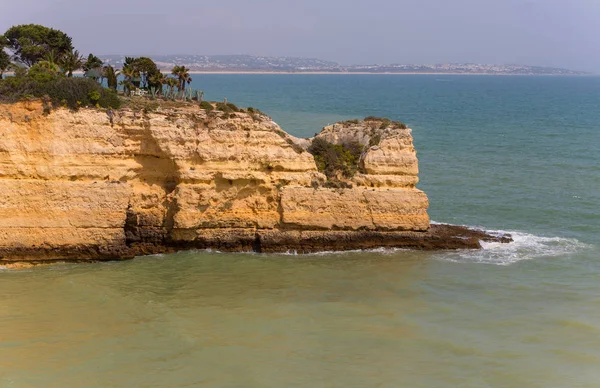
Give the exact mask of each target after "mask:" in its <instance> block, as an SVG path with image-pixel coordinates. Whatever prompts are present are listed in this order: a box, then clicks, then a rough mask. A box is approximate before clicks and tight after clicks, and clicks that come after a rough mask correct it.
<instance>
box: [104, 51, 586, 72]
mask: <svg viewBox="0 0 600 388" xmlns="http://www.w3.org/2000/svg"><path fill="white" fill-rule="evenodd" d="M100 58H101V59H102V60H103V61H104V62H105V63H107V64H111V65H112V66H114V67H117V68H120V67H122V65H123V61H124V59H125V57H124V56H122V55H104V56H100ZM151 58H152V59H153V60H154V61H155V62H156V64H157V65H158V66H159V67H160V68H161V69H162V70H170V69H171V68H172V67H173V66H175V65H185V66H186V67H188V68H190V69H191V70H192V71H197V72H203V71H204V72H221V71H222V72H286V73H288V72H291V73H311V72H333V73H375V74H376V73H423V74H426V73H438V74H507V75H508V74H513V75H588V74H589V73H586V72H581V71H574V70H568V69H560V68H551V67H540V66H525V65H489V64H476V63H445V64H433V65H424V64H423V65H422V64H391V65H379V64H374V65H351V66H346V65H340V64H339V63H336V62H331V61H324V60H321V59H313V58H293V57H263V56H254V55H154V56H151Z"/></svg>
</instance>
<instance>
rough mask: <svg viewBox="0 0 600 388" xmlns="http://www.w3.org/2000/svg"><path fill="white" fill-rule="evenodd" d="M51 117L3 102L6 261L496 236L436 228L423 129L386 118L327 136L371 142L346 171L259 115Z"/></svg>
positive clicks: (471, 243)
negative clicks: (418, 140) (418, 133)
mask: <svg viewBox="0 0 600 388" xmlns="http://www.w3.org/2000/svg"><path fill="white" fill-rule="evenodd" d="M45 113H46V114H45ZM45 113H44V108H43V106H42V104H41V103H37V102H23V103H18V104H10V105H9V104H5V105H0V264H2V263H12V262H22V261H28V262H52V261H62V260H70V261H88V260H110V259H122V258H131V257H133V256H135V255H140V254H150V253H159V252H169V251H173V250H177V249H196V248H197V249H204V248H214V249H219V250H229V251H257V252H280V251H288V250H296V251H298V252H310V251H316V250H340V249H357V248H373V247H379V246H388V247H405V248H416V249H448V248H449V249H455V248H478V247H480V246H479V240H480V239H489V238H492V237H491V236H488V235H486V234H485V233H480V232H474V231H468V230H467V229H464V228H459V227H451V226H440V225H430V222H429V217H428V215H427V207H428V199H427V196H426V195H425V193H423V192H422V191H420V190H418V189H417V188H416V187H415V185H416V184H417V182H418V162H417V157H416V152H415V149H414V147H413V142H412V136H411V131H410V129H407V128H403V127H400V126H397V125H394V124H393V123H389V122H388V121H385V120H384V119H372V120H370V121H369V120H367V121H351V122H346V123H339V124H335V125H333V126H329V127H326V128H324V129H323V131H322V132H321V133H320V134H319V135H317V136H316V138H315V139H321V141H322V143H323V144H333V145H334V146H339V147H338V148H336V149H342V151H344V152H345V149H343V146H344V145H345V144H346V145H347V144H354V145H356V144H360V145H361V147H362V149H361V150H360V155H359V157H358V160H357V162H358V164H357V167H356V171H351V172H350V173H347V172H344V171H342V172H340V173H336V171H335V169H330V170H329V171H323V167H324V166H322V165H321V164H323V165H324V164H326V162H327V161H326V160H325V159H322V158H319V157H315V156H313V154H311V153H310V152H308V151H307V149H309V150H310V149H311V146H314V144H316V143H315V139H296V138H294V137H292V136H290V135H288V134H287V133H285V132H284V131H283V130H282V129H281V128H279V126H278V125H277V124H275V123H274V122H273V121H272V120H271V119H270V118H269V117H267V116H265V115H263V114H261V113H259V112H255V111H254V110H252V111H243V112H227V113H226V112H220V111H218V110H211V111H206V110H204V109H200V108H199V106H198V105H194V104H187V105H185V104H182V105H181V106H178V107H177V106H172V107H169V108H167V107H161V106H155V107H154V108H153V109H147V108H144V109H139V110H137V109H131V108H124V109H121V110H119V111H114V112H113V111H108V112H106V111H101V110H97V109H80V110H79V111H77V112H73V111H70V110H67V109H59V110H56V111H52V112H50V113H48V112H45ZM340 147H342V148H340ZM313 148H314V147H313ZM325 155H328V154H325ZM319 163H320V164H319ZM318 164H319V165H318Z"/></svg>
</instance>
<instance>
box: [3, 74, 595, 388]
mask: <svg viewBox="0 0 600 388" xmlns="http://www.w3.org/2000/svg"><path fill="white" fill-rule="evenodd" d="M194 87H195V88H203V89H204V90H205V91H206V95H207V97H208V98H210V99H218V98H221V97H222V96H227V98H228V100H230V101H234V102H239V103H240V105H253V106H255V107H259V108H260V109H262V110H264V111H266V112H267V113H269V114H270V115H271V116H273V117H274V119H275V120H276V121H277V122H279V123H280V124H281V125H282V127H283V128H285V129H286V130H288V131H290V132H292V133H294V134H295V135H298V136H310V135H312V134H313V133H314V132H316V131H318V130H319V128H320V127H321V126H323V125H325V124H327V123H329V122H333V121H336V120H339V119H347V118H352V117H355V116H356V117H360V116H366V115H370V114H374V115H381V116H389V117H392V118H394V119H401V120H404V121H406V122H407V123H408V124H409V125H410V126H411V127H412V128H413V129H414V132H413V135H414V137H415V143H416V147H417V150H418V152H419V161H420V167H421V183H420V184H419V187H420V188H422V189H423V190H425V191H426V192H427V193H428V195H429V197H430V201H431V209H430V214H431V215H432V218H433V219H434V220H436V221H439V222H452V223H457V224H464V225H473V226H481V227H485V228H488V229H493V230H497V231H498V232H499V233H502V232H510V233H512V234H513V236H514V238H515V242H514V243H512V244H508V245H501V244H485V246H484V249H483V250H481V251H463V252H435V253H430V252H410V251H394V250H376V251H368V252H347V253H326V252H325V253H322V254H316V255H305V256H299V255H294V254H288V255H257V254H225V253H219V252H204V251H201V252H180V253H177V254H172V255H164V256H160V255H159V256H150V257H143V258H136V259H135V260H132V261H128V262H118V263H117V262H115V263H104V264H91V265H70V264H65V265H57V266H52V267H44V268H34V269H30V270H22V271H13V270H0V295H2V299H1V302H0V386H6V387H132V386H140V387H142V386H143V387H186V386H187V387H196V386H199V387H201V386H206V387H544V388H546V387H598V386H600V284H599V283H598V279H599V275H600V261H599V260H598V259H600V244H599V239H598V235H599V233H600V210H599V209H600V206H599V205H600V168H599V165H600V163H599V161H600V158H599V157H598V150H599V146H600V131H599V129H600V128H599V127H600V124H598V123H600V109H598V107H600V78H594V77H589V78H553V77H531V78H529V77H448V76H299V75H293V76H284V75H276V76H266V75H265V76H259V75H239V76H236V75H222V76H221V75H210V76H209V75H203V76H194Z"/></svg>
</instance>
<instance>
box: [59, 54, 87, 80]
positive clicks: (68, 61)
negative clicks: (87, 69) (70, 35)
mask: <svg viewBox="0 0 600 388" xmlns="http://www.w3.org/2000/svg"><path fill="white" fill-rule="evenodd" d="M58 64H59V65H60V67H61V68H62V70H63V72H65V73H67V77H73V72H74V71H77V70H79V69H81V68H82V67H83V57H82V56H81V55H79V51H77V50H73V51H71V52H67V53H65V54H64V55H63V57H62V58H61V59H60V60H59V62H58Z"/></svg>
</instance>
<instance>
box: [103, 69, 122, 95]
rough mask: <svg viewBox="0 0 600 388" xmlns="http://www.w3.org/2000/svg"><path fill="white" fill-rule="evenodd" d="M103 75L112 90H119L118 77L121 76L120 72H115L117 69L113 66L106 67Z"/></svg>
mask: <svg viewBox="0 0 600 388" xmlns="http://www.w3.org/2000/svg"><path fill="white" fill-rule="evenodd" d="M102 74H103V75H104V77H106V82H107V83H108V87H109V88H110V89H112V90H117V85H118V82H117V77H118V76H119V72H118V71H115V68H114V67H112V66H111V65H106V66H104V68H103V69H102Z"/></svg>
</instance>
